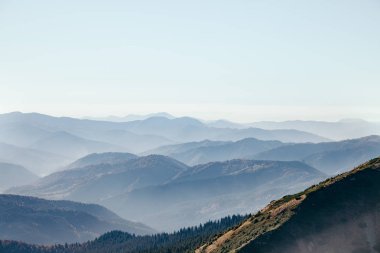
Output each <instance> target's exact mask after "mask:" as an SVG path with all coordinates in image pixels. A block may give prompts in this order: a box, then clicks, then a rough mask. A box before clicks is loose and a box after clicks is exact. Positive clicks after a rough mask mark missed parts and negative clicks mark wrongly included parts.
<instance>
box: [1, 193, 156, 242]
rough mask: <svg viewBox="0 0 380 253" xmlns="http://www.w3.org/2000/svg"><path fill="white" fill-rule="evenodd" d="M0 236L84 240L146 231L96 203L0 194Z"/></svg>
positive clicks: (142, 226)
mask: <svg viewBox="0 0 380 253" xmlns="http://www.w3.org/2000/svg"><path fill="white" fill-rule="evenodd" d="M0 217H1V219H0V238H1V239H8V240H18V241H24V242H29V243H38V244H54V243H66V242H85V241H87V240H92V239H94V238H95V237H97V236H99V235H101V234H103V233H105V232H108V231H111V230H123V231H127V232H129V233H136V234H150V233H153V232H154V231H153V230H152V229H151V228H149V227H147V226H145V225H143V224H141V223H135V222H130V221H126V220H123V219H122V218H120V217H119V216H117V215H116V214H114V213H113V212H111V211H109V210H107V209H106V208H104V207H102V206H99V205H90V204H81V203H76V202H71V201H49V200H44V199H38V198H32V197H24V196H17V195H0Z"/></svg>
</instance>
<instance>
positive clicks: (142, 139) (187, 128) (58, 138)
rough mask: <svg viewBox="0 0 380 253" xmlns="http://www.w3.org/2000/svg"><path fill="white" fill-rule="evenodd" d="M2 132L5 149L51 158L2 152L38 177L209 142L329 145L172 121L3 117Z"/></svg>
mask: <svg viewBox="0 0 380 253" xmlns="http://www.w3.org/2000/svg"><path fill="white" fill-rule="evenodd" d="M0 129H1V131H0V143H3V144H4V145H12V146H13V147H15V148H19V149H26V150H33V151H35V152H43V153H46V152H47V153H49V155H46V156H45V157H46V158H45V160H46V161H45V160H43V161H41V162H40V163H39V164H40V167H39V168H36V167H37V166H36V164H35V163H34V162H33V161H32V162H29V161H27V160H26V161H25V162H24V161H22V160H23V156H22V155H21V152H14V153H13V154H12V156H10V157H13V159H12V160H10V158H8V159H7V160H3V158H2V157H3V155H2V154H1V152H0V161H2V162H9V163H16V164H21V165H23V166H24V167H26V168H27V169H30V170H32V171H33V172H35V173H36V174H39V175H46V174H48V173H51V172H52V171H54V170H58V169H61V168H62V166H64V165H66V164H68V163H69V162H70V161H74V160H76V159H78V158H80V157H82V156H84V155H87V154H90V153H94V152H133V153H141V152H145V151H147V150H151V149H154V148H157V147H160V146H164V145H169V144H176V143H182V142H193V141H203V140H205V139H210V140H214V141H237V140H240V139H243V138H251V137H252V138H257V139H261V140H279V141H284V142H321V141H326V140H327V139H326V138H324V137H321V136H318V135H315V134H312V133H308V132H304V131H298V130H263V129H259V128H246V129H232V128H217V127H210V126H208V125H207V123H204V122H201V121H199V120H197V119H194V118H190V117H182V118H172V117H168V116H167V115H161V116H157V115H152V117H148V118H144V119H141V120H134V121H129V122H111V121H97V120H86V119H75V118H69V117H52V116H48V115H43V114H38V113H20V112H13V113H7V114H1V115H0ZM68 147H70V148H68ZM24 152H26V151H24ZM18 153H20V155H18ZM48 157H49V158H48ZM17 160H18V162H17ZM50 160H53V161H50ZM45 165H46V166H45Z"/></svg>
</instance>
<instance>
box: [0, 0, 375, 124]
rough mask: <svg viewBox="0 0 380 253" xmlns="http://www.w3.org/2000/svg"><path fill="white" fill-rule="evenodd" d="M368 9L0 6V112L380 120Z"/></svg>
mask: <svg viewBox="0 0 380 253" xmlns="http://www.w3.org/2000/svg"><path fill="white" fill-rule="evenodd" d="M379 94H380V1H379V0H360V1H359V0H339V1H337V0H277V1H273V0H229V1H226V0H218V1H217V0H213V1H212V0H192V1H180V0H176V1H175V0H173V1H166V0H155V1H147V0H139V1H114V0H107V1H105V0H104V1H94V0H92V1H69V0H65V1H58V0H56V1H54V0H46V1H40V0H33V1H32V0H29V1H22V0H14V1H9V0H0V112H6V111H12V110H21V111H40V112H43V113H50V114H54V115H73V116H84V115H91V116H103V115H108V114H114V115H125V114H128V113H148V112H155V111H168V112H171V113H173V114H175V115H185V114H188V115H193V116H199V117H203V118H210V119H211V118H229V119H233V120H238V121H253V120H267V119H273V120H283V119H295V118H299V119H310V118H315V119H327V120H333V119H338V118H343V117H361V118H367V119H372V120H380V99H379Z"/></svg>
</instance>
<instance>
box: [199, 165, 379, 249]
mask: <svg viewBox="0 0 380 253" xmlns="http://www.w3.org/2000/svg"><path fill="white" fill-rule="evenodd" d="M379 181H380V158H376V159H374V160H371V161H369V162H367V163H365V164H363V165H361V166H360V167H358V168H356V169H354V170H353V171H351V172H347V173H344V174H341V175H339V176H337V177H334V178H331V179H328V180H326V181H324V182H322V183H320V184H318V185H315V186H312V187H311V188H308V189H307V190H305V191H303V192H300V193H298V194H295V195H291V196H285V197H283V198H282V199H280V200H278V201H275V202H272V203H271V204H270V205H268V206H267V207H266V208H264V209H262V210H261V211H260V212H259V213H257V214H255V215H252V217H250V218H249V219H247V220H246V221H245V222H243V223H242V224H241V225H240V226H238V227H236V228H234V229H232V230H229V231H227V232H226V233H224V234H223V235H221V236H220V237H218V238H217V239H215V240H213V241H212V242H210V243H208V244H206V245H204V246H202V247H201V248H199V249H197V251H196V252H197V253H202V252H208V253H216V252H258V253H261V252H265V253H279V252H281V253H293V252H299V253H309V252H310V253H322V252H336V253H346V252H379V251H380V237H379V234H380V225H379V224H380V222H379V212H380V209H379V206H380V184H379Z"/></svg>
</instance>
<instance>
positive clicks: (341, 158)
mask: <svg viewBox="0 0 380 253" xmlns="http://www.w3.org/2000/svg"><path fill="white" fill-rule="evenodd" d="M144 154H161V155H166V156H170V157H172V158H175V159H177V160H179V161H181V162H183V163H186V164H188V165H197V164H202V163H207V162H212V161H226V160H231V159H255V160H270V161H273V160H275V161H301V162H304V163H306V164H308V165H310V166H312V167H315V168H316V169H318V170H320V171H322V172H324V173H326V174H329V175H335V174H338V173H341V172H345V171H347V170H350V169H352V168H353V167H355V166H357V165H359V164H361V163H363V162H365V161H367V160H369V159H372V158H374V157H377V156H378V155H379V154H380V136H376V135H372V136H366V137H362V138H358V139H350V140H344V141H336V142H322V143H282V142H279V141H262V140H257V139H254V138H247V139H243V140H239V141H236V142H231V141H227V142H223V141H210V140H205V141H201V142H189V143H182V144H175V145H167V146H163V147H159V148H156V149H153V150H150V151H147V152H145V153H144Z"/></svg>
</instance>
